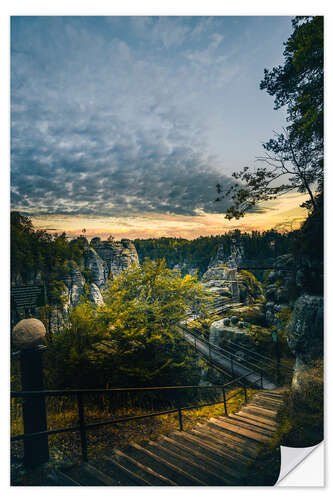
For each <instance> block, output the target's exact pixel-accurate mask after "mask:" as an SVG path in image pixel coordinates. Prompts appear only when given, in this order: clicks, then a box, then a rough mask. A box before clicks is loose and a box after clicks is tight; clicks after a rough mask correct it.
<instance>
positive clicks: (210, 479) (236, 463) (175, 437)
mask: <svg viewBox="0 0 333 500" xmlns="http://www.w3.org/2000/svg"><path fill="white" fill-rule="evenodd" d="M283 392H284V391H283V390H282V389H277V390H271V391H268V390H264V391H261V392H259V393H256V394H255V395H254V396H253V397H252V398H251V400H250V401H249V402H248V403H247V404H246V405H245V406H243V407H242V408H241V409H240V410H239V411H238V412H237V413H236V414H232V415H230V416H228V417H218V418H210V419H209V420H208V421H207V422H206V423H205V424H197V426H196V427H195V428H194V429H192V430H189V431H183V432H180V431H175V432H172V433H170V434H169V435H166V436H160V437H159V438H158V439H157V440H156V441H145V442H141V443H139V444H138V443H134V442H133V443H131V444H130V445H129V446H127V448H126V449H124V450H116V449H113V450H112V451H110V454H108V455H105V456H103V457H101V458H99V459H95V460H93V461H91V462H89V464H88V463H82V464H79V465H75V466H73V467H71V468H68V469H66V470H62V471H59V475H58V478H57V480H56V481H55V483H56V484H55V485H57V486H61V485H66V486H69V485H72V486H241V485H245V484H246V477H247V471H248V468H249V466H251V465H252V464H253V463H254V461H255V459H256V456H257V454H258V451H259V449H260V447H261V445H262V444H266V443H269V441H270V440H271V439H272V438H273V436H274V434H275V433H276V430H277V423H276V415H277V411H278V409H279V408H280V407H281V405H282V402H283Z"/></svg>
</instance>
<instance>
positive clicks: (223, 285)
mask: <svg viewBox="0 0 333 500" xmlns="http://www.w3.org/2000/svg"><path fill="white" fill-rule="evenodd" d="M202 283H203V285H204V286H205V287H206V288H207V289H208V291H209V292H211V293H214V294H215V295H217V296H220V297H225V298H228V299H232V300H234V302H238V301H239V287H238V280H237V272H236V270H235V269H229V268H228V267H226V266H225V265H218V266H216V267H209V268H208V269H207V271H206V272H205V274H204V275H203V277H202Z"/></svg>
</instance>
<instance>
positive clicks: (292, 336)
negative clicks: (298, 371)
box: [287, 295, 324, 364]
mask: <svg viewBox="0 0 333 500" xmlns="http://www.w3.org/2000/svg"><path fill="white" fill-rule="evenodd" d="M323 331H324V300H323V297H321V296H315V295H302V296H301V297H300V298H299V299H297V301H296V303H295V306H294V309H293V312H292V314H291V318H290V321H289V323H288V325H287V340H288V344H289V347H290V349H291V351H292V352H293V354H294V355H295V356H296V360H297V363H298V364H301V363H304V364H307V363H309V362H311V361H312V360H315V359H318V358H322V356H323Z"/></svg>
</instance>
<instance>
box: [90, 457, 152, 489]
mask: <svg viewBox="0 0 333 500" xmlns="http://www.w3.org/2000/svg"><path fill="white" fill-rule="evenodd" d="M96 468H97V467H96ZM98 469H99V470H101V471H102V472H104V473H105V474H108V475H110V476H111V477H112V478H115V477H116V478H117V483H118V486H151V484H150V483H149V481H146V480H145V479H143V478H142V477H141V476H139V475H137V474H136V473H135V472H133V471H132V469H131V466H127V467H126V465H124V464H122V463H120V460H119V457H117V456H114V454H112V456H109V455H105V456H104V457H103V459H102V460H101V461H99V464H98Z"/></svg>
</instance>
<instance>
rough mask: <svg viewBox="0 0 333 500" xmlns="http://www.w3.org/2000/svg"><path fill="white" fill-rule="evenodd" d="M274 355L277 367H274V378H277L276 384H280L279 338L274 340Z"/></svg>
mask: <svg viewBox="0 0 333 500" xmlns="http://www.w3.org/2000/svg"><path fill="white" fill-rule="evenodd" d="M275 354H276V361H277V365H276V376H277V383H278V384H280V382H281V370H280V368H281V365H280V361H281V356H280V346H279V337H278V336H277V339H276V343H275Z"/></svg>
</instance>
